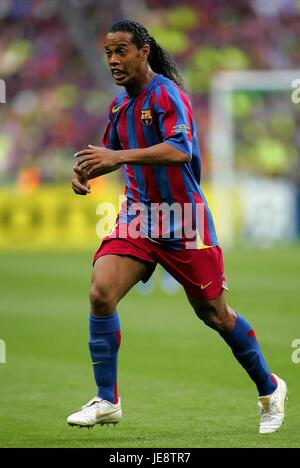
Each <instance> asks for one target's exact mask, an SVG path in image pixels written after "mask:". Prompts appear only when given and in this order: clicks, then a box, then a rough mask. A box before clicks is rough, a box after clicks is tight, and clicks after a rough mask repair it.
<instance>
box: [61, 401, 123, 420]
mask: <svg viewBox="0 0 300 468" xmlns="http://www.w3.org/2000/svg"><path fill="white" fill-rule="evenodd" d="M121 418H122V409H121V399H120V398H119V401H118V403H116V404H113V403H111V402H110V401H106V400H102V399H101V398H99V397H94V398H92V400H90V401H89V402H88V403H87V404H86V405H84V406H82V408H81V411H78V412H77V413H74V414H71V416H69V417H68V419H67V422H68V424H69V426H77V427H94V426H95V425H96V424H101V426H103V424H114V425H115V424H117V423H118V422H119V421H120V420H121Z"/></svg>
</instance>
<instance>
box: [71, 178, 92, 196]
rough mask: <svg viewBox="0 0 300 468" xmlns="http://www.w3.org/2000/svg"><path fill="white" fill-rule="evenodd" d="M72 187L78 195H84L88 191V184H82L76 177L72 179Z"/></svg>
mask: <svg viewBox="0 0 300 468" xmlns="http://www.w3.org/2000/svg"><path fill="white" fill-rule="evenodd" d="M72 188H73V190H74V192H75V193H78V194H79V195H86V194H87V193H90V184H87V185H83V184H81V183H80V182H79V180H77V179H73V181H72Z"/></svg>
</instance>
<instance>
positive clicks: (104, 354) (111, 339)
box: [89, 311, 121, 403]
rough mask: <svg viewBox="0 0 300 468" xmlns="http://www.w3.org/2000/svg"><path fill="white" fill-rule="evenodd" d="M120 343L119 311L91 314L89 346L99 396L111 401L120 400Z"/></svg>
mask: <svg viewBox="0 0 300 468" xmlns="http://www.w3.org/2000/svg"><path fill="white" fill-rule="evenodd" d="M120 343H121V333H120V321H119V316H118V313H117V311H116V312H115V313H114V314H113V315H109V316H107V317H95V316H94V315H90V341H89V348H90V353H91V358H92V362H93V367H94V375H95V380H96V384H97V386H98V396H99V397H100V398H102V399H103V400H107V401H110V402H111V403H117V402H118V390H117V367H118V350H119V347H120Z"/></svg>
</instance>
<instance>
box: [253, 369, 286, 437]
mask: <svg viewBox="0 0 300 468" xmlns="http://www.w3.org/2000/svg"><path fill="white" fill-rule="evenodd" d="M273 376H274V377H275V379H276V381H277V388H276V390H275V391H274V392H273V393H271V395H266V396H261V397H259V398H258V407H259V410H260V415H261V418H260V426H259V433H260V434H269V433H271V432H277V431H279V429H280V427H281V425H282V424H283V421H284V403H285V400H287V386H286V383H285V382H284V380H282V379H280V378H279V377H277V375H275V374H273Z"/></svg>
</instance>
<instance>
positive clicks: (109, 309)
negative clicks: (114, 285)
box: [90, 284, 117, 317]
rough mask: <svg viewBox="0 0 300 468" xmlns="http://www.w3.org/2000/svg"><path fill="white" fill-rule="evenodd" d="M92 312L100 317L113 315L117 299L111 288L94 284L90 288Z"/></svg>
mask: <svg viewBox="0 0 300 468" xmlns="http://www.w3.org/2000/svg"><path fill="white" fill-rule="evenodd" d="M90 302H91V309H92V310H91V312H92V313H93V314H94V315H96V316H99V317H102V316H105V315H111V314H113V313H114V311H115V309H116V305H117V304H116V300H115V298H114V295H113V293H112V291H111V288H108V287H105V286H104V285H97V284H93V285H92V287H91V290H90Z"/></svg>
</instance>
